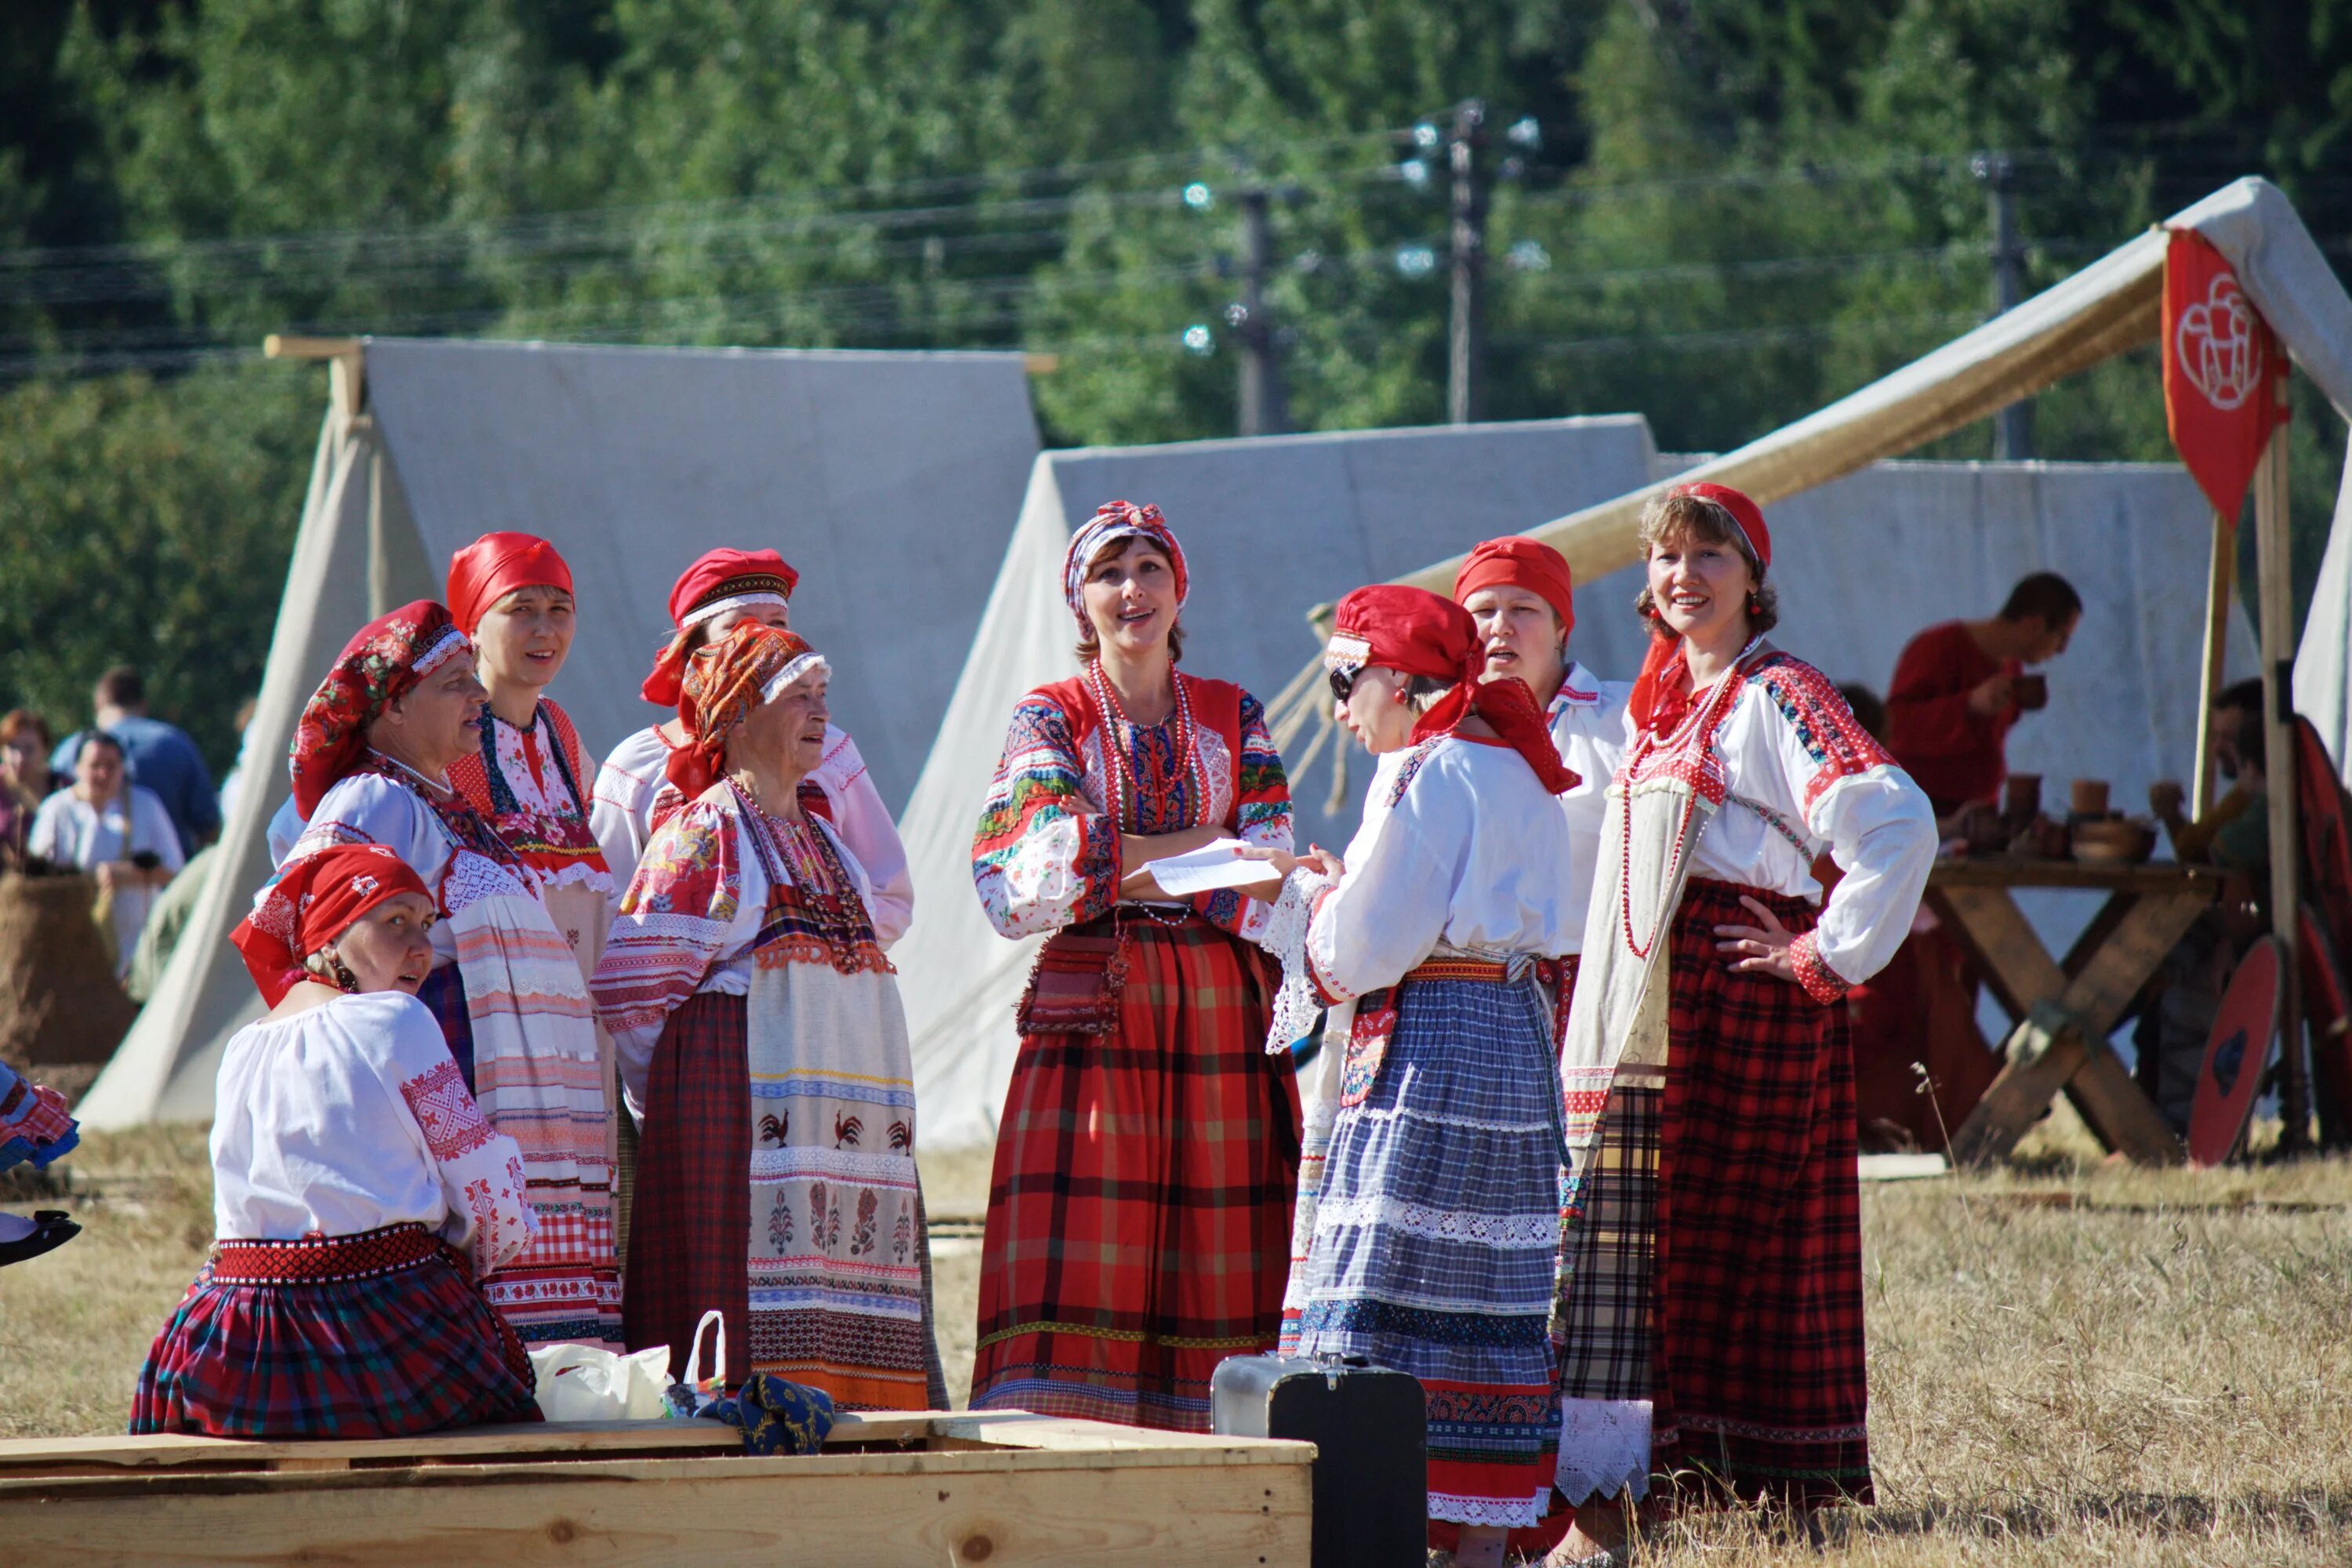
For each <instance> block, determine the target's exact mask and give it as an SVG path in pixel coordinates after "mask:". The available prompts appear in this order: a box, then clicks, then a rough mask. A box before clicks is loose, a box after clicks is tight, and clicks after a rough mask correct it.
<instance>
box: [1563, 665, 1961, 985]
mask: <svg viewBox="0 0 2352 1568" xmlns="http://www.w3.org/2000/svg"><path fill="white" fill-rule="evenodd" d="M1629 732H1630V727H1629ZM1715 752H1716V754H1717V756H1718V757H1719V758H1720V759H1721V760H1722V763H1723V766H1724V778H1725V784H1726V789H1727V795H1726V798H1725V800H1724V803H1723V805H1722V807H1721V808H1720V809H1719V810H1717V812H1716V813H1715V815H1714V816H1710V817H1709V818H1708V819H1707V822H1706V827H1705V828H1704V829H1703V830H1702V831H1701V832H1700V834H1699V836H1698V843H1697V844H1696V846H1694V847H1693V848H1692V851H1691V870H1690V874H1691V875H1692V876H1694V877H1706V878H1711V879H1715V880H1717V881H1719V882H1735V883H1738V884H1739V885H1741V886H1743V887H1749V888H1762V889H1769V891H1772V892H1776V893H1786V894H1789V895H1790V896H1792V897H1795V898H1801V899H1808V900H1816V901H1818V900H1820V898H1821V896H1822V886H1821V884H1820V883H1819V882H1818V881H1815V880H1814V879H1813V862H1814V861H1815V860H1816V859H1818V858H1820V857H1821V856H1822V855H1823V854H1824V853H1826V854H1827V855H1828V856H1829V857H1830V858H1832V860H1834V861H1836V862H1837V864H1838V866H1839V868H1841V869H1842V870H1843V871H1844V872H1845V876H1844V879H1843V880H1841V881H1840V882H1839V883H1838V885H1837V890H1836V891H1835V892H1834V893H1832V894H1831V895H1830V900H1829V902H1828V904H1827V905H1826V906H1825V907H1824V908H1823V909H1822V915H1821V922H1820V924H1819V925H1818V926H1817V927H1816V928H1815V931H1814V935H1813V939H1812V940H1811V942H1807V943H1805V944H1804V946H1805V947H1806V948H1808V949H1809V950H1810V956H1817V957H1818V958H1819V960H1820V961H1821V963H1823V964H1825V965H1826V966H1827V967H1828V968H1829V970H1830V972H1831V973H1830V974H1829V975H1826V976H1817V977H1809V978H1817V979H1818V980H1819V981H1821V982H1822V985H1821V987H1820V988H1819V989H1820V991H1821V992H1822V993H1826V992H1831V991H1834V990H1836V989H1838V988H1840V987H1841V986H1842V985H1859V984H1862V983H1863V982H1864V981H1865V980H1867V979H1869V978H1870V977H1871V976H1872V975H1874V974H1875V973H1878V972H1879V971H1880V970H1881V969H1883V968H1885V965H1886V961H1887V960H1888V959H1890V958H1892V957H1894V956H1895V949H1896V948H1898V947H1900V946H1901V945H1902V944H1903V939H1904V938H1905V937H1906V936H1908V935H1909V934H1910V932H1911V917H1912V915H1913V913H1914V912H1915V911H1916V910H1917V909H1918V907H1919V898H1920V895H1921V894H1922V893H1923V892H1925V891H1926V890H1927V871H1928V868H1930V867H1931V866H1933V865H1934V864H1935V859H1936V814H1935V811H1934V809H1933V808H1932V807H1931V806H1929V805H1928V804H1927V796H1926V795H1923V794H1921V793H1920V790H1919V786H1918V785H1917V784H1914V783H1912V782H1911V775H1910V774H1908V773H1905V772H1904V771H1903V770H1902V769H1901V768H1900V767H1898V766H1897V765H1896V764H1895V760H1894V759H1893V758H1892V757H1890V756H1888V755H1887V754H1886V752H1885V750H1884V749H1883V748H1882V747H1881V746H1880V745H1879V744H1878V742H1876V741H1874V740H1873V739H1872V738H1871V736H1870V734H1869V732H1868V731H1865V730H1864V729H1863V727H1862V726H1861V725H1860V724H1859V723H1858V722H1856V721H1855V720H1854V717H1853V710H1852V709H1850V708H1848V707H1847V706H1846V703H1845V699H1844V698H1843V697H1841V696H1839V695H1838V691H1837V688H1836V687H1835V686H1834V685H1832V683H1831V681H1830V679H1829V678H1828V677H1827V676H1825V675H1823V674H1822V672H1821V671H1820V670H1818V669H1815V668H1813V667H1812V666H1811V665H1809V664H1806V663H1805V662H1804V661H1802V660H1801V659H1796V658H1786V657H1782V658H1777V659H1774V660H1772V661H1770V662H1769V663H1768V664H1767V665H1766V666H1765V667H1764V668H1761V669H1759V670H1758V671H1756V672H1755V673H1754V674H1751V675H1749V676H1748V678H1747V679H1746V683H1745V684H1744V686H1743V687H1742V688H1741V689H1740V692H1739V695H1738V697H1737V698H1735V699H1733V705H1732V709H1731V711H1730V712H1729V713H1728V714H1727V715H1726V716H1725V718H1724V720H1723V722H1722V724H1721V725H1720V726H1718V727H1717V730H1716V732H1715ZM1601 916H1602V911H1599V910H1596V911H1594V917H1593V918H1595V919H1596V920H1598V919H1600V918H1601ZM1800 967H1801V968H1802V964H1801V965H1800ZM1806 988H1807V989H1808V990H1809V991H1811V990H1816V989H1817V988H1816V986H1815V985H1814V984H1808V985H1807V987H1806Z"/></svg>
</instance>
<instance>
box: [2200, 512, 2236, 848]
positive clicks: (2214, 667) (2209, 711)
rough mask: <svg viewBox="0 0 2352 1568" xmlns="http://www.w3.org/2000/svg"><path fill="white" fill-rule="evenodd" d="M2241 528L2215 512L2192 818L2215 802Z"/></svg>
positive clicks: (2208, 582)
mask: <svg viewBox="0 0 2352 1568" xmlns="http://www.w3.org/2000/svg"><path fill="white" fill-rule="evenodd" d="M2237 568H2238V530H2237V527H2236V525H2235V524H2233V523H2232V522H2231V521H2230V520H2229V519H2228V518H2225V517H2223V516H2222V515H2221V513H2220V512H2218V511H2217V512H2215V513H2214V514H2213V560H2212V563H2211V564H2210V567H2209V569H2208V570H2207V572H2206V574H2205V658H2204V660H2203V663H2202V664H2201V666H2200V668H2199V672H2198V682H2197V771H2196V773H2195V774H2194V777H2195V778H2196V781H2197V788H2196V792H2195V793H2194V794H2193V795H2191V796H2190V797H2189V820H2190V821H2192V822H2193V821H2195V820H2196V819H2197V818H2199V817H2200V816H2204V815H2205V813H2206V812H2207V811H2209V810H2210V809H2211V808H2212V805H2213V772H2214V770H2213V704H2214V702H2215V701H2216V700H2219V698H2220V697H2221V672H2222V668H2223V663H2222V660H2223V656H2224V655H2225V654H2226V653H2227V651H2228V649H2229V645H2230V595H2231V591H2232V590H2233V589H2234V588H2235V587H2236V586H2237Z"/></svg>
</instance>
